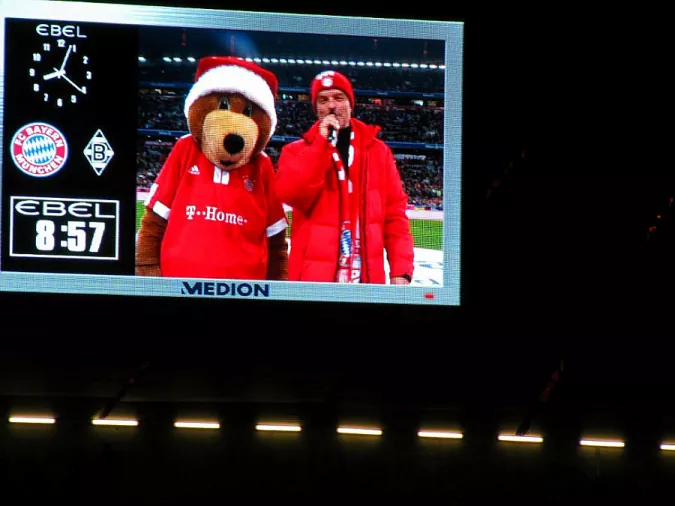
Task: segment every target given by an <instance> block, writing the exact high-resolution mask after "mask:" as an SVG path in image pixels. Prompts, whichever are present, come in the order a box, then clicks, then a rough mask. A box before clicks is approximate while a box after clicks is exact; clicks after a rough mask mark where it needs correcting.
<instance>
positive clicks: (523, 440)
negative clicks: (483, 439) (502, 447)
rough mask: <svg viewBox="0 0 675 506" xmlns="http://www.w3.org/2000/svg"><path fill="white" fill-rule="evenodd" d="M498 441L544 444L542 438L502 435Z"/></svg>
mask: <svg viewBox="0 0 675 506" xmlns="http://www.w3.org/2000/svg"><path fill="white" fill-rule="evenodd" d="M497 439H499V440H500V441H510V442H513V443H543V442H544V438H543V437H541V436H515V435H511V434H500V435H499V436H498V437H497Z"/></svg>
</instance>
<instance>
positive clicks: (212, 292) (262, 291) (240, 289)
mask: <svg viewBox="0 0 675 506" xmlns="http://www.w3.org/2000/svg"><path fill="white" fill-rule="evenodd" d="M180 293H181V294H182V295H199V296H211V297H269V296H270V285H269V284H267V283H232V282H230V283H224V282H202V281H194V282H190V281H183V283H182V284H181V290H180Z"/></svg>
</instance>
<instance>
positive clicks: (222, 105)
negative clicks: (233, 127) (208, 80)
mask: <svg viewBox="0 0 675 506" xmlns="http://www.w3.org/2000/svg"><path fill="white" fill-rule="evenodd" d="M218 109H225V110H226V111H229V110H230V101H229V100H228V99H227V97H223V98H221V99H220V103H219V104H218Z"/></svg>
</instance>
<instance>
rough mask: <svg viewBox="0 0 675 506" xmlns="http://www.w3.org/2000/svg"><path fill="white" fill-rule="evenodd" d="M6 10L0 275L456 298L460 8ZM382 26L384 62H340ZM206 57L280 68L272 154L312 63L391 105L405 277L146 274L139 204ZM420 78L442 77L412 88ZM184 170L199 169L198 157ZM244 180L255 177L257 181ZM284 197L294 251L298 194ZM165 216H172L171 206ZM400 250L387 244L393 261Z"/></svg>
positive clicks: (225, 292)
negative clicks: (445, 14) (385, 11)
mask: <svg viewBox="0 0 675 506" xmlns="http://www.w3.org/2000/svg"><path fill="white" fill-rule="evenodd" d="M0 13H1V14H2V18H1V19H0V23H1V31H0V42H1V43H2V56H1V57H0V101H1V107H2V108H1V110H0V120H1V121H0V136H1V138H2V145H1V149H0V292H2V291H9V292H11V291H15V292H20V291H38V292H59V293H86V294H89V293H91V294H105V295H143V296H170V297H184V296H189V297H194V296H198V297H213V296H223V297H265V298H272V299H278V300H294V301H298V300H300V301H302V300H313V301H326V302H359V303H362V302H377V303H395V304H402V303H403V304H427V305H428V304H431V305H434V304H436V305H439V304H440V305H459V301H460V266H461V259H460V251H461V247H460V246H461V245H460V239H459V238H460V226H461V175H462V174H461V132H462V129H461V119H462V87H461V83H462V66H463V60H462V51H463V48H462V43H463V24H462V23H461V22H426V21H419V20H393V19H391V20H387V19H379V20H374V19H368V20H367V19H360V18H347V17H329V16H303V15H287V14H274V13H260V12H232V11H224V10H223V11H219V10H203V9H187V8H171V7H150V6H131V5H115V4H93V3H92V4H89V3H78V2H58V1H56V2H48V1H45V2H42V1H34V2H9V3H3V4H2V7H1V8H0ZM275 37H276V39H277V41H281V42H278V43H277V46H278V47H277V49H276V52H273V51H274V49H273V45H270V44H267V43H266V41H267V40H271V39H270V38H275ZM327 40H328V45H326V41H327ZM373 40H379V41H382V42H380V44H381V46H382V47H383V48H385V49H384V51H383V56H384V59H383V61H372V59H371V60H364V61H347V60H351V59H352V55H351V53H353V49H350V48H359V47H367V46H368V45H370V44H372V41H373ZM177 41H179V42H178V43H177ZM388 41H391V42H390V43H389V42H388ZM413 45H416V46H419V47H424V53H423V54H424V55H425V56H424V58H427V59H426V60H425V59H421V58H418V59H419V61H415V60H414V58H413V59H411V56H410V55H409V54H408V52H407V50H406V49H405V48H406V47H411V46H413ZM387 48H389V49H387ZM341 52H342V53H343V55H342V56H341V57H340V56H339V55H340V53H341ZM207 56H235V57H238V58H239V59H241V60H246V61H255V62H256V63H258V64H259V65H260V66H262V67H263V68H265V69H267V70H269V71H271V72H273V73H276V76H277V77H278V82H279V90H278V96H276V97H275V99H276V102H275V104H274V107H275V109H276V113H277V115H278V117H279V125H277V128H276V131H275V132H273V135H271V139H270V142H269V143H268V145H267V147H266V149H265V152H266V154H267V155H268V156H269V157H270V159H272V162H273V164H274V166H275V170H276V163H277V160H278V154H279V151H280V150H281V149H282V148H283V146H284V145H285V144H288V143H290V142H293V141H294V140H297V139H299V138H300V137H301V135H302V134H303V133H304V131H303V128H305V127H307V126H311V123H307V124H306V125H303V126H298V125H299V123H298V124H297V125H296V124H295V123H294V121H293V120H292V118H294V115H296V114H297V112H289V111H297V110H299V108H302V107H305V105H304V104H305V103H306V102H307V100H308V98H309V84H310V81H311V79H312V76H314V75H316V74H318V73H319V72H322V71H325V70H326V69H332V68H336V69H338V70H340V71H341V72H344V73H345V74H346V75H349V76H350V77H351V78H352V79H353V80H354V87H355V90H356V95H357V99H358V100H357V102H358V103H359V104H365V105H364V106H363V107H365V109H363V111H370V112H368V114H371V116H364V117H363V118H362V119H363V120H364V121H366V119H368V118H370V119H372V120H373V122H377V121H390V120H391V121H392V123H391V127H390V128H388V126H387V125H386V124H385V125H380V126H381V127H382V129H383V131H384V132H385V137H384V140H385V142H387V143H388V144H389V147H390V148H391V150H392V152H393V153H394V157H395V159H396V163H398V164H399V170H400V174H401V178H402V184H403V185H404V189H405V190H406V191H407V192H408V195H409V196H410V202H409V203H408V206H407V208H406V214H407V217H408V218H409V220H410V229H411V234H412V236H413V237H414V243H415V252H414V254H415V274H414V276H413V277H412V280H411V282H410V284H409V285H407V286H405V287H400V286H392V284H390V282H389V279H387V281H386V282H385V283H382V284H380V285H377V286H376V285H370V286H367V285H366V284H359V283H354V284H340V283H335V284H333V285H331V286H330V288H327V286H326V283H324V282H304V281H303V282H300V281H288V280H273V279H272V280H267V279H227V278H223V279H216V278H213V279H212V278H203V279H202V278H199V279H197V278H193V277H186V278H176V277H162V276H145V275H144V276H141V275H139V274H138V271H137V265H136V256H137V251H136V250H137V244H138V237H139V228H140V223H141V221H142V219H143V216H144V215H145V213H147V212H148V210H147V208H146V206H145V204H146V203H147V202H149V199H150V198H151V196H152V194H153V192H154V191H155V188H156V186H157V185H156V178H157V175H158V173H159V172H160V171H161V169H162V168H163V166H164V163H165V162H166V159H167V156H169V154H170V153H171V150H172V148H173V147H174V146H175V145H176V143H177V142H178V140H179V139H181V138H184V137H186V136H189V135H190V131H189V126H188V123H187V120H186V118H185V114H184V110H183V107H184V105H185V100H186V96H187V94H188V93H189V91H190V88H191V86H192V85H193V84H194V79H195V72H196V66H197V64H198V62H199V61H200V59H201V58H204V57H207ZM377 72H389V73H392V72H394V73H395V74H390V75H396V76H399V77H400V79H401V82H402V83H404V85H402V86H401V85H399V84H397V85H396V86H393V85H392V87H391V89H383V86H387V83H388V82H390V78H378V77H377ZM406 72H408V73H409V74H411V75H412V79H411V81H412V82H413V84H412V85H411V84H410V82H409V80H408V77H406V75H404V74H405V73H406ZM423 72H426V74H425V75H422V73H423ZM413 74H414V75H413ZM397 78H398V77H397ZM359 79H360V80H359ZM415 82H419V83H425V84H424V86H427V84H426V83H429V82H432V84H431V87H428V86H427V87H426V88H425V87H424V86H422V87H417V88H416V87H415ZM406 86H408V88H406ZM420 104H421V105H420ZM385 106H386V114H384V112H383V111H385ZM417 108H419V109H420V110H419V111H418V112H415V110H416V109H417ZM308 110H309V109H308ZM392 111H393V113H392ZM396 111H399V112H396ZM354 114H356V112H355V113H354ZM364 114H365V112H364ZM372 114H375V116H372ZM378 114H379V115H380V116H377V115H378ZM392 114H394V115H396V114H398V115H399V116H400V118H398V119H397V118H394V119H391V118H392ZM416 114H417V115H418V116H416ZM419 115H421V116H419ZM420 118H431V119H429V120H426V119H425V121H431V122H432V125H431V126H430V127H428V128H427V130H426V131H420V130H419V120H420ZM367 122H371V121H367ZM405 122H409V124H410V128H411V130H410V131H411V132H414V133H415V135H412V136H411V135H409V136H408V137H406V136H405V134H404V133H399V134H396V135H398V137H396V136H395V135H394V134H393V133H389V137H386V134H387V133H388V132H394V131H397V132H399V131H400V132H405V131H406V128H407V127H406V126H405V124H406V123H405ZM401 124H403V127H402V128H401ZM394 125H396V129H395V128H394ZM294 126H296V127H297V128H296V129H294V128H293V127H294ZM415 136H417V137H418V138H416V137H415ZM434 136H435V137H434ZM203 170H204V169H203V167H202V168H201V171H202V172H203ZM215 170H216V171H217V174H219V183H220V184H229V181H230V174H228V173H225V172H221V171H220V170H219V169H218V168H217V167H216V169H215ZM189 173H190V174H192V175H199V174H200V167H197V165H194V166H192V167H191V168H190V169H189ZM232 174H235V173H234V172H232ZM214 177H215V176H214ZM247 177H248V176H247ZM234 180H236V174H235V177H234V178H233V181H234ZM244 181H245V186H246V188H247V190H248V191H249V192H251V191H252V189H253V188H256V187H257V186H256V185H257V184H258V183H255V184H254V180H253V179H245V180H244ZM413 193H414V195H413ZM413 197H414V198H413ZM283 204H284V206H283V208H284V210H285V212H286V217H287V221H288V224H287V239H286V242H287V245H288V249H289V251H290V252H292V251H293V244H292V240H291V229H292V226H293V209H292V207H291V206H289V205H286V203H285V202H284V203H283ZM202 207H203V206H202ZM212 208H213V209H214V210H215V209H216V207H214V206H212ZM204 209H210V207H209V206H206V207H204ZM218 209H220V208H218ZM186 212H187V213H188V218H187V219H193V218H194V220H196V216H197V215H198V214H199V213H200V211H199V209H198V206H197V207H196V206H195V205H192V206H187V207H186ZM190 212H192V213H193V214H192V215H191V216H190V215H189V213H190ZM203 212H204V215H205V216H206V213H207V211H206V210H204V211H203ZM220 214H222V216H223V220H221V221H223V223H225V221H227V220H226V219H225V218H226V217H227V216H236V217H237V219H238V220H239V221H238V222H236V223H235V225H238V226H240V227H245V226H246V225H247V223H248V221H247V220H246V219H245V218H243V217H242V215H241V214H238V213H235V212H231V211H227V212H222V211H221V212H220ZM160 215H161V213H160ZM214 216H216V214H215V212H214ZM163 217H164V218H166V219H167V220H168V219H169V217H168V210H167V211H166V213H165V214H164V215H163ZM205 219H206V218H205ZM194 220H193V221H194ZM216 221H217V220H216ZM277 225H278V223H276V224H275V225H274V226H275V227H277ZM279 230H281V229H280V228H275V231H276V232H278V231H279ZM365 241H366V242H367V241H368V235H367V234H366V237H365ZM370 242H371V243H376V242H377V241H375V240H374V239H373V240H371V241H370ZM383 247H384V246H383ZM213 254H218V255H224V254H227V252H223V251H219V252H214V253H213ZM291 254H292V253H291ZM390 254H392V251H391V250H390V251H386V250H385V251H383V252H382V256H383V257H384V262H385V264H386V267H385V269H387V272H389V264H388V263H387V258H388V255H390ZM336 255H337V252H336ZM225 288H227V289H225Z"/></svg>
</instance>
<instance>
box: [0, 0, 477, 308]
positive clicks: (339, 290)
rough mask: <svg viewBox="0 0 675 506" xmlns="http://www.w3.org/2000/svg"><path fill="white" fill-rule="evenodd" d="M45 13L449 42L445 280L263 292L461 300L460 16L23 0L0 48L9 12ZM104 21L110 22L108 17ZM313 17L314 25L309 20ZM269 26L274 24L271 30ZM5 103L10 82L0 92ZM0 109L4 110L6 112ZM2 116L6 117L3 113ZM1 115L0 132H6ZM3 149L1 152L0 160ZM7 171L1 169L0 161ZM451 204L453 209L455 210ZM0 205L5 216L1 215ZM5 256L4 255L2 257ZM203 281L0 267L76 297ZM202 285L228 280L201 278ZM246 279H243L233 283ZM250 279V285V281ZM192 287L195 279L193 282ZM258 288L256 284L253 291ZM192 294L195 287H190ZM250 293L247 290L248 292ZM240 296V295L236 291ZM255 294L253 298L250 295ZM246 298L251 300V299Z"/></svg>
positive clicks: (175, 291)
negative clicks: (427, 18) (420, 17)
mask: <svg viewBox="0 0 675 506" xmlns="http://www.w3.org/2000/svg"><path fill="white" fill-rule="evenodd" d="M12 17H18V18H23V19H36V20H38V19H40V20H55V21H63V20H68V21H73V22H105V23H113V24H129V25H147V26H176V27H185V28H214V29H219V28H227V29H233V30H260V31H270V32H299V33H317V34H329V35H330V34H332V35H366V36H381V37H392V36H394V37H396V38H410V39H423V38H430V39H443V40H445V41H446V51H445V59H446V61H445V65H446V71H445V75H446V87H445V99H444V104H445V115H444V121H445V124H444V146H445V149H444V157H443V162H444V166H443V180H444V185H443V186H444V191H443V208H444V222H443V259H444V262H443V286H442V287H417V286H408V287H405V288H402V287H396V286H389V285H365V284H364V285H340V284H334V283H316V282H311V283H305V282H295V281H294V282H288V281H264V282H261V283H260V284H261V285H264V288H261V289H260V290H259V291H258V293H264V290H265V289H266V290H267V293H268V294H269V295H268V296H267V297H265V298H266V299H268V300H276V301H287V302H319V303H336V302H338V303H344V302H347V303H356V304H364V303H365V304H369V303H376V304H381V305H388V304H406V305H408V304H413V305H425V306H433V305H438V306H459V305H460V299H461V286H462V282H461V280H462V270H463V260H462V244H461V240H460V238H461V236H462V228H461V227H462V219H463V209H462V146H463V140H462V119H463V98H462V91H463V90H462V88H463V86H462V83H463V68H464V60H463V58H464V55H463V41H464V23H463V22H461V21H442V22H441V21H420V20H408V19H394V18H366V17H355V16H330V15H316V14H283V13H275V12H260V11H258V12H252V11H251V12H247V11H228V10H214V9H202V8H185V7H158V6H142V5H124V4H91V3H86V2H23V3H14V4H11V5H10V6H6V7H3V13H2V23H1V25H0V44H1V46H2V47H1V48H0V50H1V51H3V54H4V51H5V39H4V29H5V23H4V21H5V18H12ZM103 20H105V21H103ZM308 20H311V23H308ZM269 27H274V29H271V28H269ZM4 78H5V72H4V59H3V61H1V62H0V79H2V82H3V83H4ZM0 92H1V93H2V94H1V95H0V101H2V103H4V98H5V97H4V84H3V87H2V89H1V90H0ZM0 114H1V112H0ZM0 119H1V116H0ZM10 134H11V133H10V132H5V131H4V129H3V126H2V122H1V121H0V136H2V138H3V144H6V141H7V136H8V135H10ZM3 155H4V152H3V151H0V164H2V161H3ZM0 170H1V167H0ZM450 210H452V212H451V211H450ZM2 211H3V210H2V209H0V215H1V213H2ZM0 261H1V259H0ZM0 265H1V264H0ZM193 281H197V280H184V279H175V278H139V277H137V276H118V275H114V276H108V275H85V274H41V273H40V274H37V273H16V272H2V271H1V270H0V292H28V293H41V294H45V295H49V294H59V293H61V294H74V295H78V294H79V295H106V296H107V295H122V296H141V297H178V298H181V297H195V296H196V297H205V298H206V297H211V296H212V294H208V293H206V294H204V293H202V294H193V293H186V290H185V286H186V285H185V283H186V282H188V283H191V282H193ZM198 281H202V282H204V283H212V282H214V281H215V282H223V283H227V282H228V280H198ZM231 282H235V283H240V282H241V281H239V280H233V281H229V283H231ZM249 284H252V283H249ZM193 286H194V285H193ZM255 288H256V287H254V289H255ZM187 291H188V292H189V291H190V290H187ZM245 297H246V296H243V298H245ZM228 298H230V299H234V298H239V296H232V295H230V296H229V297H228ZM252 298H255V297H252ZM246 300H249V299H248V298H247V299H246Z"/></svg>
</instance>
